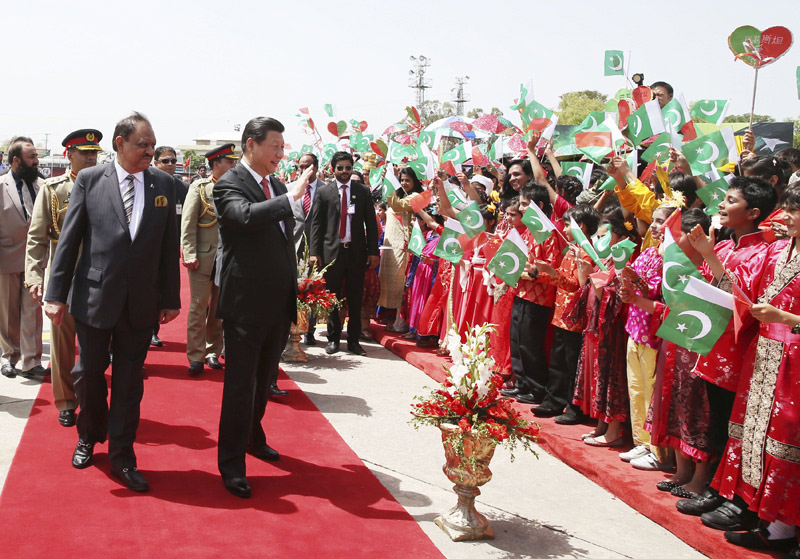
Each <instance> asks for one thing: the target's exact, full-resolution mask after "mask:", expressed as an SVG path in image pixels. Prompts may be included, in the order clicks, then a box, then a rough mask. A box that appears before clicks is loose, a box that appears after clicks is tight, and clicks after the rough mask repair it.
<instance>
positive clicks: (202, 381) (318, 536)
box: [0, 276, 442, 559]
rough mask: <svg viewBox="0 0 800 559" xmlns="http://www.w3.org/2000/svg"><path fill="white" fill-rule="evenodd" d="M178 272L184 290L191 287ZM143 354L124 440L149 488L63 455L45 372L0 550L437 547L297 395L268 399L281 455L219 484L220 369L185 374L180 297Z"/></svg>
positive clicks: (402, 551)
mask: <svg viewBox="0 0 800 559" xmlns="http://www.w3.org/2000/svg"><path fill="white" fill-rule="evenodd" d="M185 279H186V278H185V276H184V282H183V285H184V293H183V301H184V302H186V301H187V300H188V282H186V281H185ZM160 335H161V337H162V339H164V340H165V346H164V347H163V348H161V349H154V350H153V351H151V352H150V355H149V356H148V359H147V364H146V367H147V372H148V375H149V378H148V379H146V380H145V393H144V400H143V402H142V420H141V425H140V428H139V434H138V440H137V441H136V445H135V450H136V453H137V456H138V460H139V468H140V470H141V471H142V472H143V473H144V475H145V476H146V477H147V480H148V481H149V483H150V487H151V489H150V492H149V493H145V494H136V493H133V492H131V491H129V490H127V489H125V488H124V487H123V486H122V485H120V483H119V482H118V481H117V480H116V479H115V478H112V477H111V476H110V473H109V463H108V456H107V446H106V445H105V444H103V445H98V446H97V447H96V449H95V464H94V465H93V466H91V467H90V468H88V469H86V470H75V469H74V468H72V466H71V464H70V460H71V456H72V451H73V450H74V447H75V443H76V440H77V434H76V431H75V430H74V429H65V428H64V427H61V426H60V425H58V423H57V422H56V415H57V414H56V409H55V407H54V406H53V405H52V396H51V390H50V385H49V384H44V385H42V389H41V390H40V393H39V397H38V398H37V400H36V402H35V403H34V406H33V410H32V412H31V416H30V419H29V420H28V423H27V426H26V428H25V431H24V434H23V436H22V440H21V443H20V445H19V448H18V450H17V453H16V456H15V457H14V461H13V463H12V466H11V469H10V471H9V474H8V479H7V481H6V484H5V488H4V490H3V493H2V495H0V557H8V558H12V557H13V558H21V557H26V558H32V557H80V558H82V559H93V558H107V557H126V558H139V557H140V558H150V557H153V558H159V559H161V558H165V557H194V558H206V557H236V558H237V559H238V558H249V557H253V558H264V557H325V558H327V557H337V558H338V557H376V556H384V557H441V556H442V555H441V553H440V552H439V551H438V550H437V549H436V547H435V546H434V545H433V544H432V543H431V541H430V540H429V539H428V537H427V536H426V535H425V533H424V532H423V531H422V530H421V529H420V528H419V526H418V525H417V523H416V522H415V521H414V519H413V518H412V517H411V516H410V515H409V514H408V513H407V512H406V511H405V510H404V509H403V507H402V506H401V505H400V504H398V503H397V502H396V501H395V500H394V499H393V498H392V496H391V494H390V493H389V492H388V491H387V490H386V489H385V488H384V487H383V485H381V483H380V482H379V481H378V480H377V478H375V477H374V476H373V475H372V473H371V472H370V471H369V470H368V469H367V468H366V467H365V466H364V464H363V463H362V462H361V461H360V460H359V459H358V457H357V456H356V455H355V454H354V453H353V452H352V451H351V450H350V448H349V447H348V446H347V444H345V442H344V441H343V440H342V439H341V438H340V437H339V435H338V434H337V433H336V431H335V430H334V429H333V427H332V426H331V425H330V423H328V421H327V420H326V419H325V417H324V416H323V415H322V414H321V413H320V412H319V410H317V408H316V407H315V406H314V405H313V404H312V403H311V401H310V400H309V399H308V398H307V397H306V396H305V394H304V393H303V392H302V391H301V390H300V389H299V388H298V387H297V385H295V384H294V383H293V382H291V381H290V380H289V379H287V378H282V379H281V381H280V385H281V386H282V387H283V388H286V389H288V390H289V391H290V394H289V395H288V396H287V397H285V398H284V399H283V400H282V401H281V402H280V403H278V402H271V403H270V404H269V405H268V406H267V418H266V423H265V426H266V431H267V436H268V437H269V442H270V444H271V445H272V446H274V447H275V448H277V449H278V450H279V451H280V452H281V455H282V458H281V460H280V461H279V462H276V463H274V464H267V463H264V462H261V461H259V460H256V459H255V458H252V457H248V460H247V473H248V479H249V481H250V483H251V485H252V488H253V497H252V498H251V499H246V500H243V499H238V498H236V497H234V496H232V495H230V494H228V493H227V492H226V491H225V488H224V487H223V485H222V481H221V479H220V477H219V474H218V472H217V467H216V456H217V454H216V439H217V427H218V421H219V408H220V402H221V395H222V373H220V372H217V371H214V372H212V371H210V370H208V369H207V370H206V372H205V373H204V374H203V375H202V376H201V377H199V378H198V379H190V378H189V377H188V376H187V373H186V367H187V362H186V355H185V353H184V351H185V345H184V343H183V342H177V341H176V340H185V337H186V336H185V306H184V310H183V312H182V314H181V316H180V317H179V318H178V319H177V320H176V321H175V322H174V323H172V324H168V325H167V326H165V327H164V328H162V331H161V334H160Z"/></svg>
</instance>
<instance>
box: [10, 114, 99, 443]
mask: <svg viewBox="0 0 800 559" xmlns="http://www.w3.org/2000/svg"><path fill="white" fill-rule="evenodd" d="M102 139H103V134H102V133H100V131H99V130H94V129H91V128H89V129H82V130H76V131H75V132H72V133H71V134H69V135H67V137H66V138H64V141H63V142H61V145H62V146H64V147H65V148H66V152H67V159H69V164H70V168H69V169H68V170H67V172H66V173H64V174H63V175H60V176H58V177H53V178H50V179H47V180H45V181H44V182H43V183H42V191H41V195H39V196H38V197H37V198H36V202H35V203H34V204H33V216H32V217H31V227H30V229H29V230H28V246H27V250H26V258H25V287H27V288H28V290H29V291H30V294H31V297H33V299H34V301H36V302H37V303H38V304H40V305H41V304H42V298H43V296H44V294H43V286H44V271H45V268H46V267H47V266H48V252H49V254H50V261H51V262H52V258H53V255H54V254H55V252H56V246H58V244H57V243H58V237H59V235H60V234H61V228H62V227H63V226H64V217H65V215H66V213H67V207H68V206H69V197H70V194H71V193H72V187H73V186H74V185H75V179H76V178H77V176H78V173H79V172H81V170H83V169H86V168H88V167H94V166H95V165H97V153H98V152H99V151H101V149H102V148H101V147H100V140H102ZM74 365H75V321H74V320H73V319H72V315H70V314H69V313H64V318H63V320H62V321H61V324H60V325H55V324H53V325H52V326H51V328H50V368H51V369H52V371H53V374H52V383H53V403H54V404H55V405H56V409H58V412H59V414H58V422H59V423H60V424H61V425H63V426H64V427H72V426H73V425H75V408H77V407H78V398H77V397H76V396H75V385H74V383H73V380H72V367H73V366H74Z"/></svg>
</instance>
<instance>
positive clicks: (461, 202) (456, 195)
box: [445, 183, 469, 211]
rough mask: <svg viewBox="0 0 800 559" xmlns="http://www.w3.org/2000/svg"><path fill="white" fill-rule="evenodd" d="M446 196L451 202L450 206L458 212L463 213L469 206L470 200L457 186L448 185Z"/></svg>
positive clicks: (446, 185) (446, 186)
mask: <svg viewBox="0 0 800 559" xmlns="http://www.w3.org/2000/svg"><path fill="white" fill-rule="evenodd" d="M450 187H452V188H450ZM445 194H446V195H447V199H448V200H449V201H450V205H451V206H453V207H454V208H455V209H456V210H459V211H461V210H463V209H464V208H465V207H467V205H468V204H469V199H468V198H467V195H466V194H464V192H463V191H462V190H461V187H458V186H455V185H453V184H451V183H446V184H445Z"/></svg>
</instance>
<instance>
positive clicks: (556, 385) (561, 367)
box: [542, 327, 583, 409]
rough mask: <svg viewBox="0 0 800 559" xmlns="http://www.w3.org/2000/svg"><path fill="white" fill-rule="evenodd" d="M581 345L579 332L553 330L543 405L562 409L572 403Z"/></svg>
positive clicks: (581, 338)
mask: <svg viewBox="0 0 800 559" xmlns="http://www.w3.org/2000/svg"><path fill="white" fill-rule="evenodd" d="M582 345H583V334H582V333H581V332H570V331H569V330H564V329H563V328H558V327H555V328H554V329H553V345H552V346H551V348H550V369H549V371H548V374H547V396H545V399H544V401H543V402H542V404H543V405H546V406H551V407H554V408H559V409H564V408H566V407H567V406H568V405H569V404H571V403H572V395H573V394H574V393H575V376H576V374H577V371H578V358H579V357H580V355H581V346H582Z"/></svg>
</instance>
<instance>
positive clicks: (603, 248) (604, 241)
mask: <svg viewBox="0 0 800 559" xmlns="http://www.w3.org/2000/svg"><path fill="white" fill-rule="evenodd" d="M592 244H593V245H594V249H595V250H596V251H597V256H599V257H600V258H608V257H609V256H611V229H609V230H607V231H606V234H605V235H603V236H602V237H598V236H597V235H594V236H593V237H592Z"/></svg>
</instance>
